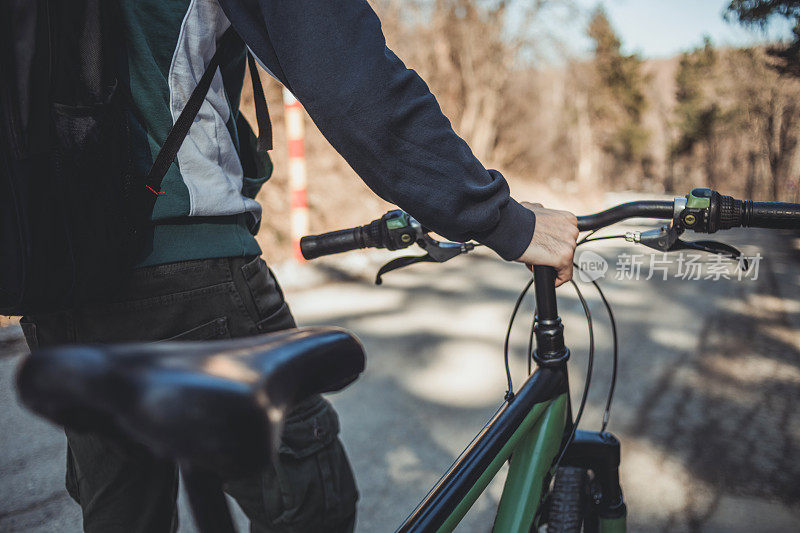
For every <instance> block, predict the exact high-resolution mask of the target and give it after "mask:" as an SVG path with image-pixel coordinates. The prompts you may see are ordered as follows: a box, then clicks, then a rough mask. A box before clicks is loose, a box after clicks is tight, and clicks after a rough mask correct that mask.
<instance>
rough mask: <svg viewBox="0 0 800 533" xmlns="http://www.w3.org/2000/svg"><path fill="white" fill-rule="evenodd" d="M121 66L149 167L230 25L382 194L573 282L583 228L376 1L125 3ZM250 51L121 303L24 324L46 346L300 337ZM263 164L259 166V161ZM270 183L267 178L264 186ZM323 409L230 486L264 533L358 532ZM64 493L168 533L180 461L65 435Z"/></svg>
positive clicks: (306, 410)
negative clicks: (507, 161) (478, 128)
mask: <svg viewBox="0 0 800 533" xmlns="http://www.w3.org/2000/svg"><path fill="white" fill-rule="evenodd" d="M121 5H122V12H123V18H124V23H125V30H126V35H125V37H126V50H125V52H126V54H125V56H126V57H125V65H126V69H127V75H126V78H127V79H124V80H123V81H124V82H126V83H127V85H128V87H129V89H130V94H131V95H132V97H133V102H134V106H135V108H136V109H135V111H136V113H135V116H136V117H137V118H136V120H134V124H133V125H132V130H133V133H134V136H135V137H136V138H137V139H138V147H139V151H138V152H137V153H136V154H135V155H136V156H137V158H138V162H139V166H140V168H141V169H142V170H143V171H145V172H146V170H147V168H149V165H150V164H152V157H153V154H155V153H157V152H158V150H159V148H160V147H161V144H162V143H163V142H164V138H165V137H166V134H167V132H168V131H169V128H170V126H171V125H172V123H173V121H174V120H175V118H176V117H177V116H178V115H179V114H180V112H181V109H182V108H183V106H184V104H185V103H186V100H187V99H188V96H189V94H191V92H192V90H193V89H194V86H195V85H196V84H197V81H198V79H199V78H200V76H201V75H202V73H203V72H204V70H205V66H206V65H207V63H208V62H209V60H210V58H211V56H212V55H213V54H214V51H215V50H216V43H217V40H218V38H219V37H220V36H221V35H222V33H223V32H224V31H225V30H226V29H227V28H228V27H229V26H230V25H231V24H232V25H233V26H234V28H235V30H236V31H237V33H238V34H239V35H240V36H241V37H242V39H243V41H244V42H245V43H246V45H247V46H248V47H249V48H250V50H252V52H253V53H254V55H255V56H256V57H257V59H258V60H259V61H260V62H261V63H262V65H263V66H264V67H265V68H266V69H267V70H268V71H269V72H270V73H271V74H272V75H273V76H275V77H276V78H277V79H278V80H279V81H280V82H281V83H283V84H284V85H285V86H286V87H287V88H288V89H290V90H291V91H292V92H293V93H294V94H295V96H296V97H297V98H298V99H299V100H300V102H302V104H303V106H304V107H305V109H306V110H307V111H308V113H309V114H310V116H311V117H312V119H313V120H314V121H315V123H316V124H317V126H318V127H319V129H320V130H321V131H322V133H323V134H324V135H325V136H326V138H327V139H328V140H329V141H330V142H331V144H332V145H333V146H334V147H335V148H336V149H337V150H338V151H339V153H341V154H342V155H343V156H344V157H345V159H346V160H347V161H348V163H349V164H350V165H351V166H352V167H353V168H354V169H355V170H356V172H358V174H359V175H360V176H361V178H362V179H363V180H364V181H365V182H366V183H367V185H369V186H370V187H371V188H372V190H374V191H375V192H376V193H377V194H378V195H380V196H381V197H382V198H385V199H387V200H389V201H391V202H392V203H395V204H397V205H398V206H400V207H401V208H403V209H405V210H406V211H408V212H409V213H410V214H412V215H413V216H414V217H415V218H417V219H418V220H419V221H420V222H421V223H422V224H424V225H425V226H426V227H429V228H431V229H433V230H435V231H436V232H437V233H439V234H442V235H444V236H445V237H448V238H450V239H453V240H459V241H466V240H469V239H475V240H477V241H479V242H481V243H483V244H485V245H487V246H488V247H490V248H491V249H493V250H494V251H495V252H497V253H498V254H499V255H500V256H501V257H502V258H503V259H506V260H516V261H519V262H521V263H525V264H527V265H533V264H540V265H551V266H553V267H555V268H556V269H557V270H558V283H559V284H561V283H564V282H566V281H568V280H569V279H570V278H571V276H572V256H573V253H574V249H575V241H576V238H577V234H578V231H577V226H576V219H575V217H574V216H573V215H572V214H570V213H566V212H563V211H553V210H549V209H545V208H543V207H542V206H541V205H539V204H520V203H518V202H517V201H515V200H514V199H513V198H511V197H510V196H509V189H508V185H507V183H506V181H505V179H504V178H503V176H502V175H501V174H500V173H499V172H497V171H494V170H486V169H485V168H484V167H483V166H482V165H481V164H480V162H479V161H478V160H477V159H475V157H474V156H473V155H472V153H471V151H470V150H469V147H468V146H467V145H466V143H465V142H464V141H463V140H461V139H460V138H459V137H458V136H457V135H456V134H455V133H454V132H453V130H452V128H451V126H450V123H449V121H448V120H447V118H445V117H444V115H442V113H441V110H440V109H439V106H438V104H437V102H436V99H435V98H434V97H433V95H431V93H430V91H429V90H428V88H427V86H426V85H425V83H424V82H423V81H422V79H420V77H419V76H418V75H417V74H416V73H415V72H413V71H411V70H408V69H406V67H405V66H404V65H403V63H402V62H401V61H400V60H399V59H398V58H397V57H396V56H395V55H394V54H393V53H392V52H391V51H390V50H389V49H388V48H386V45H385V41H384V38H383V35H382V32H381V28H380V22H379V20H378V18H377V17H376V15H375V14H374V12H373V11H372V10H371V9H370V7H369V5H368V4H367V2H366V1H364V0H219V2H217V0H181V1H173V2H163V1H162V0H139V1H134V0H121ZM243 72H244V47H243V46H242V47H241V48H240V49H239V50H238V51H237V53H236V54H234V55H232V57H229V58H226V59H225V60H224V61H223V63H222V67H221V68H220V72H219V73H218V74H217V77H216V79H215V80H214V83H213V84H212V87H211V90H210V91H209V93H208V96H207V97H206V101H205V103H204V105H203V108H202V109H201V110H200V113H199V115H198V118H197V119H196V121H195V123H194V124H193V125H192V128H191V130H190V132H189V136H188V137H187V139H186V141H185V142H184V144H183V146H182V147H181V149H180V151H179V153H178V157H177V161H176V163H175V164H173V166H172V167H171V168H170V170H169V172H168V173H167V175H166V177H165V179H164V181H163V183H162V189H163V194H160V195H159V198H158V200H157V203H156V206H155V210H154V213H153V219H154V220H155V221H156V225H155V228H154V230H153V232H152V235H151V236H150V242H149V245H148V246H147V248H146V250H145V253H144V254H143V255H142V257H141V259H140V261H139V264H138V266H137V269H136V270H135V271H134V273H133V274H132V275H131V276H130V280H129V282H128V284H127V286H126V287H124V288H123V289H122V290H121V291H119V293H118V294H115V295H113V298H112V300H113V301H112V302H111V303H109V304H105V305H96V306H91V307H86V308H81V309H75V310H73V311H69V312H63V313H53V314H45V315H37V316H32V317H26V318H25V319H24V320H23V323H24V325H23V327H24V329H25V332H26V336H27V338H28V341H29V343H30V345H31V346H32V347H34V346H37V345H38V346H43V345H49V344H63V343H66V342H118V341H130V340H138V341H146V340H154V341H155V340H163V339H187V340H189V339H191V340H200V339H203V340H205V339H212V338H224V337H236V336H246V335H255V334H258V333H264V332H270V331H276V330H279V329H285V328H289V327H293V326H294V320H293V318H292V315H291V313H290V311H289V309H288V307H287V306H286V304H285V303H284V301H283V295H282V293H281V291H280V288H279V287H278V284H277V281H276V280H275V278H274V276H273V275H272V273H271V272H270V271H269V269H268V268H267V266H266V264H265V263H264V261H262V260H261V259H260V258H259V256H260V253H261V250H260V249H259V247H258V245H257V244H256V241H255V239H254V238H253V236H252V235H251V233H250V229H252V228H253V227H254V226H255V225H256V223H257V221H258V220H259V219H260V217H261V208H260V206H259V205H258V204H257V203H256V202H255V201H254V200H253V199H252V198H253V197H254V196H255V192H256V191H257V188H258V185H259V176H245V175H243V164H242V160H243V159H244V156H243V155H242V154H243V153H244V151H245V142H244V138H245V135H246V133H245V131H244V126H243V125H242V124H241V123H240V122H238V121H237V118H236V117H237V115H238V112H237V109H238V97H239V92H240V90H241V86H242V78H243ZM237 122H238V124H237ZM250 166H251V167H252V165H250ZM261 181H263V180H261ZM268 215H269V214H267V216H268ZM337 434H338V420H337V417H336V414H335V413H334V411H333V410H332V408H331V406H330V404H328V403H327V402H326V401H325V400H323V399H322V398H319V397H317V398H314V399H312V400H309V401H307V402H305V404H303V405H301V406H299V407H298V408H297V409H296V410H295V411H294V412H293V413H292V414H291V415H290V417H289V419H288V420H287V423H286V427H285V431H284V435H283V441H282V446H281V449H280V458H279V461H278V462H277V464H275V465H274V466H271V467H270V468H268V469H267V470H265V471H264V472H254V473H253V474H252V475H251V476H249V477H246V478H243V479H235V480H230V481H229V482H228V484H227V485H226V490H227V491H228V492H229V493H230V494H231V495H232V496H233V497H234V498H236V499H237V501H238V502H239V504H240V505H241V507H242V508H243V510H244V511H245V513H246V514H247V516H248V517H249V518H250V520H251V529H252V531H259V532H273V531H274V532H311V531H350V530H352V528H353V526H354V523H355V503H356V499H357V492H356V488H355V483H354V480H353V476H352V473H351V470H350V467H349V465H348V463H347V459H346V456H345V454H344V450H343V448H342V445H341V443H340V442H339V440H338V438H337ZM67 435H68V445H69V446H68V453H67V487H68V490H69V492H70V494H71V495H72V496H73V498H75V500H76V501H77V502H78V503H80V505H81V507H82V510H83V518H84V528H85V530H86V531H98V532H104V533H108V532H113V531H126V532H127V531H141V532H162V531H171V530H174V528H175V527H176V526H177V514H176V504H175V498H176V494H177V487H178V479H177V471H176V467H175V465H174V464H172V463H171V462H168V461H163V460H160V459H157V458H155V457H153V456H152V455H151V454H150V453H149V452H148V451H147V450H145V449H143V448H141V447H139V446H137V445H135V444H133V443H130V442H122V441H119V440H112V439H108V438H106V437H102V436H99V435H94V434H85V433H75V432H72V431H68V432H67Z"/></svg>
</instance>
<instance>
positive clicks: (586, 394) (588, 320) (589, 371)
mask: <svg viewBox="0 0 800 533" xmlns="http://www.w3.org/2000/svg"><path fill="white" fill-rule="evenodd" d="M569 281H570V283H571V284H572V286H573V287H574V288H575V293H576V294H577V295H578V299H579V300H580V302H581V305H582V306H583V312H584V314H585V315H586V325H587V326H588V327H589V357H588V359H589V361H588V363H587V364H586V380H585V382H584V385H583V395H582V396H581V403H580V405H579V407H578V414H576V415H575V422H573V424H572V431H570V434H569V437H568V438H567V440H566V441H565V442H564V445H563V446H562V447H561V452H560V453H559V454H558V459H556V461H555V462H554V463H553V466H552V467H550V475H553V474H554V473H555V471H556V470H558V465H559V464H560V463H561V460H562V459H563V458H564V454H566V453H567V448H569V445H570V443H571V442H572V439H574V438H575V431H576V430H577V429H578V424H580V422H581V418H582V417H583V410H584V408H585V407H586V401H587V399H588V398H589V389H590V387H591V384H592V370H593V368H594V327H593V323H592V313H591V311H589V304H588V303H586V299H585V298H584V297H583V293H581V289H580V288H579V287H578V284H577V283H575V280H569Z"/></svg>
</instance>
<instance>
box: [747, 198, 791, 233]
mask: <svg viewBox="0 0 800 533" xmlns="http://www.w3.org/2000/svg"><path fill="white" fill-rule="evenodd" d="M742 226H745V227H751V228H770V229H800V204H790V203H782V202H753V201H746V202H744V206H743V209H742Z"/></svg>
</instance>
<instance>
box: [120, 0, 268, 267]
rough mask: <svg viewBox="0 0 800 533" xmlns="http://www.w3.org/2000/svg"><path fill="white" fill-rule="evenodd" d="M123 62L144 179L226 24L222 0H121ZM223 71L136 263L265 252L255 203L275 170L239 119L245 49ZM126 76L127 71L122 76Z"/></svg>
mask: <svg viewBox="0 0 800 533" xmlns="http://www.w3.org/2000/svg"><path fill="white" fill-rule="evenodd" d="M121 4H122V9H123V18H124V24H125V29H126V35H125V42H126V47H125V51H124V52H125V54H124V61H125V66H126V67H127V82H128V85H129V88H130V93H131V95H132V96H133V103H134V108H135V113H133V115H134V117H133V118H132V132H133V135H134V164H135V165H136V167H137V170H138V171H139V172H141V173H142V174H146V173H147V171H148V170H149V167H150V165H152V163H153V159H154V158H155V155H156V154H157V153H158V151H159V150H160V149H161V146H162V144H163V143H164V140H165V139H166V137H167V133H168V132H169V129H170V128H171V127H172V124H173V122H174V120H175V119H176V118H177V116H178V115H179V114H180V112H181V110H182V109H183V106H184V104H185V102H186V100H187V99H188V98H189V95H190V94H191V92H192V90H193V89H194V87H195V86H196V84H197V82H198V80H199V79H200V77H201V76H202V75H203V72H204V71H205V68H206V65H207V64H208V62H209V61H210V59H211V57H212V56H213V55H214V52H215V51H216V41H217V39H218V38H219V36H220V35H221V34H222V33H223V32H224V31H225V30H226V29H227V28H228V27H229V25H230V22H229V21H228V19H227V17H225V15H224V14H223V13H222V11H221V9H220V8H219V6H218V5H217V3H216V2H207V1H193V2H190V0H169V1H164V0H122V2H121ZM221 65H222V66H221V67H220V69H219V71H218V73H217V75H216V77H215V79H214V81H213V83H212V85H211V89H210V90H209V92H208V95H207V96H206V100H205V102H204V104H203V106H202V108H201V109H200V112H199V113H198V117H197V119H195V122H194V124H193V125H192V127H191V129H190V131H189V134H188V136H187V138H186V140H185V141H184V144H183V145H182V146H181V149H180V151H179V152H178V156H177V157H176V159H175V162H174V163H173V164H172V166H171V167H170V169H169V171H168V172H167V174H166V176H165V177H164V181H163V184H162V187H161V188H162V190H163V191H164V194H162V195H159V197H158V200H157V201H156V205H155V209H154V211H153V215H152V219H153V221H154V222H155V224H154V226H153V229H152V231H151V233H150V235H149V239H148V240H149V242H148V244H147V246H146V247H145V249H144V251H143V254H142V256H141V257H140V259H139V261H138V266H149V265H157V264H163V263H170V262H174V261H184V260H189V259H204V258H211V257H234V256H244V255H258V254H260V253H261V250H260V249H259V246H258V244H257V243H256V240H255V238H254V237H253V234H252V233H251V231H252V232H253V233H254V232H255V230H256V229H257V227H258V225H259V223H260V219H261V207H260V206H259V204H258V203H257V202H256V201H255V200H254V197H255V195H256V193H257V192H258V190H259V188H260V187H261V185H262V184H263V183H264V182H265V181H266V180H267V178H268V177H269V175H270V174H271V172H272V165H271V164H270V163H269V160H268V159H263V158H262V159H261V160H259V158H258V157H257V156H256V152H255V150H254V136H253V133H252V130H250V127H249V125H247V122H246V121H245V120H244V117H242V116H241V114H240V113H239V110H238V109H239V97H240V93H241V90H242V83H243V79H244V68H245V49H244V46H243V45H242V46H241V47H240V49H239V50H236V51H235V53H232V54H231V57H227V58H223V60H222V62H221ZM123 70H124V69H123Z"/></svg>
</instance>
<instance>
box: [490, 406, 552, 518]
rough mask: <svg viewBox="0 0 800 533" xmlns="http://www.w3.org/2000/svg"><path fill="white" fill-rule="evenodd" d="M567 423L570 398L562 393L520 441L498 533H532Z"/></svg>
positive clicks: (499, 513)
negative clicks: (551, 467) (549, 471)
mask: <svg viewBox="0 0 800 533" xmlns="http://www.w3.org/2000/svg"><path fill="white" fill-rule="evenodd" d="M566 421H567V398H566V394H562V395H561V396H559V397H558V398H556V399H555V400H553V401H552V402H551V404H550V405H549V406H548V407H547V409H546V410H545V412H544V414H543V416H542V417H541V418H540V419H539V420H538V421H537V422H536V425H535V426H534V427H533V428H532V429H531V430H529V431H528V432H527V433H526V434H525V435H523V436H522V438H521V439H520V441H519V444H518V445H517V446H516V449H515V450H514V452H513V454H512V456H511V464H510V466H509V469H508V477H507V478H506V484H505V487H504V488H503V494H502V496H501V497H500V505H499V507H498V509H497V518H496V519H495V523H494V529H493V531H494V532H495V533H523V532H524V533H528V532H529V531H530V528H531V524H532V523H533V517H534V515H535V514H536V510H537V509H538V508H539V503H540V501H541V496H542V489H543V487H544V482H545V478H546V476H547V472H548V470H549V469H550V466H551V465H552V464H553V459H555V456H556V454H557V453H558V451H559V449H560V448H561V444H562V440H563V436H564V426H565V424H566Z"/></svg>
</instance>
